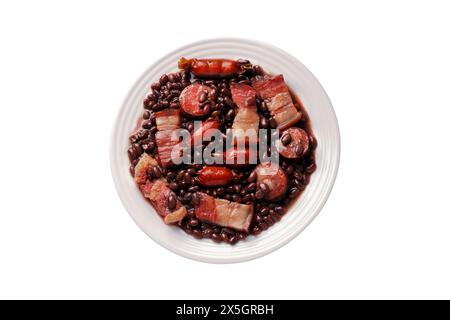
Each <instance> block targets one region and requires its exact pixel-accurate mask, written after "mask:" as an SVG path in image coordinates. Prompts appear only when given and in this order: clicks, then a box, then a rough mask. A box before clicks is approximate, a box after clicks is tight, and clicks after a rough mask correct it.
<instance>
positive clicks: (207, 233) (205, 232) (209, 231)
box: [202, 228, 213, 239]
mask: <svg viewBox="0 0 450 320" xmlns="http://www.w3.org/2000/svg"><path fill="white" fill-rule="evenodd" d="M212 232H213V231H212V229H210V228H207V229H203V230H202V235H203V238H208V239H209V238H211V235H212Z"/></svg>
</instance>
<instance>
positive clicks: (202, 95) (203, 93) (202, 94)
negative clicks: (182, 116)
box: [198, 91, 208, 103]
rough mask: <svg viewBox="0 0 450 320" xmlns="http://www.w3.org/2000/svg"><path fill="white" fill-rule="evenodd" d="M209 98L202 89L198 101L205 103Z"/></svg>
mask: <svg viewBox="0 0 450 320" xmlns="http://www.w3.org/2000/svg"><path fill="white" fill-rule="evenodd" d="M207 98H208V96H207V93H206V91H202V92H200V94H199V96H198V102H200V103H203V102H205V101H206V99H207Z"/></svg>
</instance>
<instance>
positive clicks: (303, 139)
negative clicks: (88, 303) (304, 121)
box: [277, 127, 309, 159]
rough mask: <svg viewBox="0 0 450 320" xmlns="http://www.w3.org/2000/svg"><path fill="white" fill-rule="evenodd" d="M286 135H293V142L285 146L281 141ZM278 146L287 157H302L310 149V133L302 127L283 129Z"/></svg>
mask: <svg viewBox="0 0 450 320" xmlns="http://www.w3.org/2000/svg"><path fill="white" fill-rule="evenodd" d="M286 135H290V136H291V142H290V143H289V144H288V145H286V146H285V145H283V143H281V139H282V138H283V136H286ZM277 148H278V152H279V153H280V154H281V155H282V156H283V157H285V158H289V159H296V158H301V157H302V156H303V155H305V154H306V153H307V152H308V150H309V138H308V134H307V133H306V131H305V130H303V129H301V128H297V127H291V128H289V129H287V130H285V131H283V133H282V134H281V136H280V139H279V140H278V141H277Z"/></svg>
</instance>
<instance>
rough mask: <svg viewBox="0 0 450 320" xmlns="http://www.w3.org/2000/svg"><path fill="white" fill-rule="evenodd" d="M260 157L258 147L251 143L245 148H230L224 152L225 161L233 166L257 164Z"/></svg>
mask: <svg viewBox="0 0 450 320" xmlns="http://www.w3.org/2000/svg"><path fill="white" fill-rule="evenodd" d="M257 158H258V149H257V146H256V145H250V146H248V147H245V148H238V147H234V148H230V149H227V151H226V152H225V154H224V160H223V161H224V163H225V164H226V165H227V166H230V167H232V168H241V167H245V166H248V165H249V164H255V163H256V161H257Z"/></svg>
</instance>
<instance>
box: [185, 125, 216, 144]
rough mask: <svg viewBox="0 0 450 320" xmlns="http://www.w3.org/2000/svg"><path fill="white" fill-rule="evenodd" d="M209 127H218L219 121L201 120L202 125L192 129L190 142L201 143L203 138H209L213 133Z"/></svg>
mask: <svg viewBox="0 0 450 320" xmlns="http://www.w3.org/2000/svg"><path fill="white" fill-rule="evenodd" d="M210 129H216V130H219V129H220V121H218V120H207V121H203V122H202V125H201V126H200V127H199V128H197V129H196V130H194V132H193V133H192V144H194V142H197V143H202V141H203V140H209V139H210V137H211V136H212V134H213V130H210Z"/></svg>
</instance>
